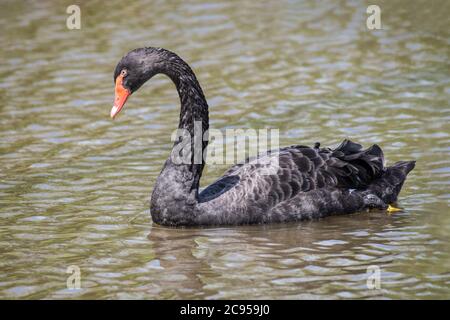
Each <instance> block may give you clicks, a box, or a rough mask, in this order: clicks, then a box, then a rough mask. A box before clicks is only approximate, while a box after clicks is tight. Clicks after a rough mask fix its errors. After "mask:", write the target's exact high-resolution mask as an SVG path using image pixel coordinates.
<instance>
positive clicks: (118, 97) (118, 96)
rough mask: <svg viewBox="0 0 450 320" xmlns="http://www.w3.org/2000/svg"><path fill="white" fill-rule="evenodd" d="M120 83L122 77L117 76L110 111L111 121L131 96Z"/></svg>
mask: <svg viewBox="0 0 450 320" xmlns="http://www.w3.org/2000/svg"><path fill="white" fill-rule="evenodd" d="M122 82H123V76H122V75H119V76H118V77H117V78H116V88H115V98H114V105H113V107H112V109H111V118H113V119H114V117H115V116H116V115H117V114H118V113H119V112H120V110H122V107H123V106H124V104H125V102H126V101H127V99H128V97H129V95H130V94H131V92H130V90H128V89H125V88H124V86H123V84H122Z"/></svg>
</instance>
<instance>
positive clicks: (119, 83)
mask: <svg viewBox="0 0 450 320" xmlns="http://www.w3.org/2000/svg"><path fill="white" fill-rule="evenodd" d="M170 53H171V52H170V51H167V50H165V49H162V48H151V47H149V48H139V49H134V50H132V51H130V52H128V53H127V54H126V55H125V56H124V57H123V58H122V59H121V60H120V61H119V63H118V64H117V66H116V69H115V71H114V83H115V85H116V86H115V98H114V105H113V107H112V109H111V118H113V119H114V117H115V116H116V115H117V114H118V113H119V112H120V110H122V108H123V106H124V105H125V102H126V101H127V99H128V97H129V96H130V95H131V94H132V93H133V92H135V91H136V90H138V89H139V88H140V87H141V86H142V85H143V84H144V83H145V82H146V81H147V80H149V79H150V78H151V77H153V76H154V75H155V74H157V73H159V72H160V71H161V68H162V67H163V64H164V63H166V61H167V60H168V58H170V57H169V55H170Z"/></svg>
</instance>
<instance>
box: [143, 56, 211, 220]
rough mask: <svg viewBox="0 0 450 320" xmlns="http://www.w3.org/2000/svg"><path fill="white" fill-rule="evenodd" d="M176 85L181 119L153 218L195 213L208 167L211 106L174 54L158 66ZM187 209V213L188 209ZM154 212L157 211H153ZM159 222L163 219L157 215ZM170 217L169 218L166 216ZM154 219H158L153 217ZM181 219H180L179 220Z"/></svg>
mask: <svg viewBox="0 0 450 320" xmlns="http://www.w3.org/2000/svg"><path fill="white" fill-rule="evenodd" d="M159 73H163V74H166V75H167V76H168V77H169V78H170V79H171V80H172V81H173V82H174V84H175V86H176V89H177V91H178V95H179V97H180V104H181V110H180V120H179V124H178V132H177V136H178V139H176V141H175V143H174V145H173V148H172V152H171V155H170V156H169V158H168V159H167V161H166V162H165V164H164V167H163V169H162V171H161V173H160V175H159V177H158V179H157V181H156V184H155V187H154V190H153V194H152V199H151V210H152V216H154V215H155V214H156V215H161V214H163V215H164V211H165V214H166V215H168V216H169V215H172V218H175V217H173V215H174V214H176V213H177V212H179V213H180V215H181V214H182V212H185V211H186V210H187V211H190V212H191V211H192V206H195V205H196V204H197V201H198V188H199V184H200V178H201V175H202V171H203V168H204V165H205V160H204V158H203V153H204V150H205V148H206V147H207V145H208V141H207V140H208V139H207V137H206V136H205V132H206V131H207V130H208V128H209V117H208V104H207V102H206V99H205V96H204V94H203V91H202V89H201V87H200V84H199V83H198V81H197V78H196V76H195V74H194V72H193V71H192V70H191V68H190V67H189V66H188V65H187V63H186V62H184V61H183V60H182V59H181V58H179V57H178V56H177V55H175V54H173V55H171V57H170V58H169V59H167V61H165V62H164V63H161V64H160V66H159ZM185 209H186V210H185ZM154 211H155V212H154ZM156 218H157V219H164V217H161V216H157V217H156ZM166 218H167V217H166ZM154 219H155V216H154ZM178 219H179V217H178Z"/></svg>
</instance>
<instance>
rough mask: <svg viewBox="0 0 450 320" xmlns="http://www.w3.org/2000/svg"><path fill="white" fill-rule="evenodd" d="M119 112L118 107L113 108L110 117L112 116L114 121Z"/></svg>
mask: <svg viewBox="0 0 450 320" xmlns="http://www.w3.org/2000/svg"><path fill="white" fill-rule="evenodd" d="M118 110H119V108H118V107H116V106H113V107H112V109H111V114H110V116H111V118H112V119H114V117H115V116H116V114H117V111H118Z"/></svg>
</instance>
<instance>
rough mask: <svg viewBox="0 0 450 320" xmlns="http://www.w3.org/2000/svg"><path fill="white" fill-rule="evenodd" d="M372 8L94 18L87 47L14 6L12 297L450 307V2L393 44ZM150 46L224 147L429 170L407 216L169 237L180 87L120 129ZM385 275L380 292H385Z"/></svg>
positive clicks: (401, 29) (415, 177)
mask: <svg viewBox="0 0 450 320" xmlns="http://www.w3.org/2000/svg"><path fill="white" fill-rule="evenodd" d="M368 4H369V3H366V2H364V1H338V2H333V3H331V2H330V3H323V2H320V3H319V2H316V1H266V2H265V4H258V3H256V2H255V3H253V2H248V3H240V4H239V3H235V2H230V1H219V2H208V3H205V2H203V3H202V2H200V1H193V2H184V1H183V2H182V3H181V2H170V3H168V2H166V1H147V2H146V1H133V2H123V1H108V2H102V1H89V2H82V4H81V11H82V28H81V30H68V29H67V28H66V24H65V20H66V17H67V14H66V13H65V10H66V7H67V5H68V3H67V1H39V2H37V1H36V2H31V1H6V2H5V1H4V2H2V10H1V13H0V28H1V30H2V32H1V34H0V43H1V49H0V60H1V61H2V62H1V64H0V78H1V82H0V97H1V101H2V103H1V104H0V135H1V139H0V253H1V258H0V298H14V299H16V298H45V299H52V298H63V299H66V298H79V299H87V298H99V299H100V298H102V299H103V298H114V299H117V298H138V299H141V298H147V299H167V298H195V299H197V298H206V299H216V298H286V299H298V298H313V299H323V298H333V299H339V298H342V299H345V298H376V299H386V298H387V299H392V298H440V299H443V298H447V299H448V298H450V289H449V284H450V257H449V251H450V246H449V240H450V239H449V232H450V214H449V213H450V212H449V200H450V192H449V177H450V161H449V154H450V127H449V120H450V106H449V100H450V87H449V70H450V68H449V62H448V61H449V53H450V52H449V33H450V32H449V30H450V23H449V19H448V13H449V12H450V7H449V3H448V2H447V1H431V2H429V1H412V2H411V1H380V2H379V5H380V6H381V9H382V27H383V29H382V30H378V31H369V30H367V28H366V23H365V19H366V17H367V15H366V13H365V9H366V7H367V5H368ZM142 46H161V47H166V48H168V49H171V50H173V51H175V52H177V53H179V54H180V55H181V56H182V57H183V58H185V59H186V60H187V61H188V62H189V63H190V64H191V65H192V67H193V69H194V70H195V72H196V74H197V76H198V78H199V80H200V83H201V84H202V86H203V89H204V91H205V94H206V96H207V98H208V101H209V105H210V116H211V127H212V128H215V129H226V128H254V129H259V128H278V129H279V130H280V144H281V145H289V144H308V145H312V144H313V143H314V142H316V141H320V142H321V143H322V145H323V146H326V145H329V146H335V145H337V144H338V143H340V141H342V140H343V139H344V138H351V139H352V140H354V141H358V142H360V143H363V144H364V145H366V146H368V145H370V144H373V143H377V144H379V145H380V146H381V147H382V148H383V150H384V151H385V156H386V158H387V159H388V163H390V164H392V163H393V162H395V161H398V160H410V159H415V160H417V166H416V168H415V170H414V171H413V172H412V173H411V174H410V176H409V177H408V180H407V182H406V184H405V186H404V188H403V191H402V193H401V196H400V201H399V205H400V206H401V207H402V208H404V211H403V212H399V213H395V214H392V215H388V214H386V213H385V212H379V211H373V212H363V213H358V214H353V215H348V216H340V217H330V218H327V219H323V220H320V221H313V222H303V223H292V224H286V225H273V226H251V227H233V228H209V229H170V228H164V227H160V226H157V225H155V224H152V221H151V218H150V214H149V206H148V202H149V201H148V200H149V196H150V192H151V190H152V187H153V184H154V182H155V179H156V177H157V175H158V173H159V170H160V169H161V166H162V164H163V162H164V160H165V158H166V157H167V156H168V154H169V150H170V147H171V144H172V143H171V141H170V135H171V133H172V131H173V129H174V128H175V127H176V123H177V118H178V109H179V105H178V97H177V93H176V91H175V89H174V86H173V84H172V83H170V82H169V80H168V79H166V78H165V77H163V76H157V77H155V78H154V79H152V80H151V82H149V83H148V84H146V85H145V86H144V87H143V88H141V90H140V91H139V93H137V94H134V95H133V96H132V97H131V98H130V100H129V102H128V103H127V106H126V107H125V109H124V110H123V111H122V113H121V114H120V115H119V117H118V118H117V120H116V121H114V122H113V121H111V120H110V119H109V111H110V107H111V104H112V100H113V79H112V77H113V70H114V67H115V65H116V63H117V62H118V60H119V59H120V57H121V56H122V55H123V54H125V53H126V52H127V51H129V50H131V49H133V48H136V47H142ZM225 168H226V167H225V166H209V167H208V168H207V170H206V172H205V174H204V178H203V180H202V185H203V186H204V185H207V184H208V183H210V182H212V181H214V180H215V178H216V177H218V176H219V175H220V174H221V173H222V172H223V171H224V170H225ZM70 265H76V266H79V268H80V269H81V289H79V290H68V289H67V287H66V280H67V277H68V276H69V274H67V273H66V269H67V267H68V266H70ZM368 266H378V267H379V268H380V270H381V289H377V290H369V289H368V288H367V286H366V280H367V273H366V270H367V267H368Z"/></svg>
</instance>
